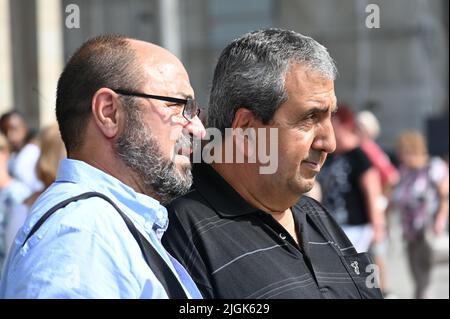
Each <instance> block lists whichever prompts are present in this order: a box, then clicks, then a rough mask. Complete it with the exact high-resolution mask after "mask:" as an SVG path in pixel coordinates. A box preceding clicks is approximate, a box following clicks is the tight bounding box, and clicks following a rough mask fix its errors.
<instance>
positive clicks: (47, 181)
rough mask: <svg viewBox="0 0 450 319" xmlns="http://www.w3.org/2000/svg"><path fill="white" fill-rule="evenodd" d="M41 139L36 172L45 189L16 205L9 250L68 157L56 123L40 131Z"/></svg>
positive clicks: (8, 229) (7, 233) (9, 227)
mask: <svg viewBox="0 0 450 319" xmlns="http://www.w3.org/2000/svg"><path fill="white" fill-rule="evenodd" d="M39 140H40V145H41V154H40V156H39V159H38V161H37V164H36V174H37V176H38V178H39V180H41V181H42V183H43V184H44V189H43V190H40V191H37V192H35V193H33V194H31V196H29V197H28V198H26V199H25V200H24V201H23V202H22V203H21V204H18V205H16V206H15V207H14V209H13V211H12V214H11V221H10V222H9V223H8V225H7V227H6V231H5V238H6V245H7V246H6V247H7V249H8V250H9V248H10V247H11V244H12V241H13V240H14V238H15V236H16V234H17V231H18V230H19V229H20V227H22V225H23V223H24V222H25V219H26V218H27V216H28V212H29V210H30V208H31V206H32V205H33V204H34V202H35V201H36V200H37V199H38V197H39V196H40V195H41V194H42V193H43V192H44V191H45V189H47V188H48V187H49V186H50V185H51V184H52V183H53V182H54V181H55V178H56V173H57V171H58V166H59V162H60V160H61V159H63V158H64V157H66V150H65V147H64V143H63V141H62V139H61V135H60V133H59V128H58V125H57V124H56V123H55V124H52V125H50V126H47V127H45V128H44V129H43V130H42V131H41V133H40V136H39Z"/></svg>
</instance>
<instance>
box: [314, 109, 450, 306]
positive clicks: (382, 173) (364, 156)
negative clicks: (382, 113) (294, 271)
mask: <svg viewBox="0 0 450 319" xmlns="http://www.w3.org/2000/svg"><path fill="white" fill-rule="evenodd" d="M333 126H334V130H335V135H336V144H337V148H336V151H335V153H334V154H332V155H331V156H330V157H329V158H328V160H327V162H326V163H325V166H324V168H323V169H322V171H321V173H320V175H319V178H318V183H317V185H316V187H315V189H314V190H313V192H312V193H311V194H310V195H312V196H314V197H316V199H318V200H320V201H321V202H322V203H323V204H324V205H325V207H327V208H328V209H329V211H330V212H331V213H332V214H333V215H334V217H335V219H336V221H337V222H338V223H339V224H340V225H341V226H342V228H343V230H344V232H345V233H346V234H347V236H348V237H349V239H350V240H351V242H352V243H353V244H354V246H355V248H356V250H357V251H359V252H363V251H369V252H371V253H372V256H373V258H374V260H375V263H376V264H377V266H378V268H377V269H378V274H379V282H380V288H381V289H382V291H383V292H384V296H385V297H395V296H394V295H392V294H390V292H389V288H390V286H389V283H388V282H386V281H387V280H386V272H387V271H386V265H385V258H386V255H387V250H388V248H389V237H390V236H389V230H390V225H389V222H388V221H389V220H390V219H389V218H388V217H389V214H398V215H399V218H400V220H401V225H402V230H403V238H404V244H405V248H406V255H407V258H408V264H409V268H410V271H411V275H412V278H413V280H414V287H415V288H414V289H415V290H414V296H413V297H414V298H419V299H422V298H429V297H430V295H429V287H430V278H431V271H432V266H433V242H434V241H435V240H436V238H440V237H442V236H447V237H448V183H449V179H448V178H449V175H448V163H447V162H446V161H445V160H444V159H443V158H440V157H434V156H430V154H429V152H428V148H427V143H426V139H425V136H424V135H423V134H421V133H419V132H417V131H405V132H403V133H401V134H400V135H399V136H398V137H397V139H396V142H395V149H394V150H393V152H392V153H391V154H390V156H388V154H387V153H386V152H385V151H384V150H383V149H382V148H381V147H380V146H379V145H378V144H377V143H376V139H377V137H378V135H379V134H380V130H381V127H380V123H379V122H378V120H377V118H376V117H375V115H374V114H373V113H372V112H370V111H367V110H364V111H360V112H359V113H357V114H354V113H353V111H352V110H351V108H350V107H348V106H346V105H341V106H340V107H339V108H338V111H337V113H336V116H335V118H334V119H333Z"/></svg>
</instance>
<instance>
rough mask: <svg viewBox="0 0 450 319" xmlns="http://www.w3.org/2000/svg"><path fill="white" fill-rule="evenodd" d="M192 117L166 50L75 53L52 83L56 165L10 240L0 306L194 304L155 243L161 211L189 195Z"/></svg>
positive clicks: (195, 126) (192, 288)
mask: <svg viewBox="0 0 450 319" xmlns="http://www.w3.org/2000/svg"><path fill="white" fill-rule="evenodd" d="M198 114H199V109H198V106H197V104H196V103H195V100H194V92H193V89H192V87H191V85H190V83H189V77H188V74H187V73H186V70H185V68H184V67H183V65H182V64H181V62H180V61H179V60H178V59H177V58H176V57H175V56H174V55H173V54H171V53H170V52H168V51H167V50H165V49H163V48H161V47H159V46H156V45H154V44H151V43H147V42H142V41H138V40H134V39H128V38H124V37H121V36H101V37H97V38H94V39H92V40H90V41H88V42H86V43H85V44H83V45H82V46H81V47H80V48H79V49H78V50H77V51H76V52H75V54H74V55H73V56H72V58H71V59H70V60H69V62H68V63H67V65H66V67H65V68H64V71H63V73H62V74H61V76H60V79H59V81H58V90H57V101H56V116H57V119H58V123H59V127H60V132H61V136H62V139H63V141H64V143H65V145H66V149H67V154H68V158H67V159H64V160H63V161H61V163H60V168H59V172H58V176H57V178H56V182H55V183H54V184H53V185H51V186H50V187H49V188H48V189H47V191H46V192H45V193H44V194H43V195H42V196H41V197H40V198H39V199H38V201H37V202H36V204H35V205H34V207H33V209H32V212H31V214H30V217H29V218H28V220H27V221H26V222H25V225H24V227H23V228H22V229H21V230H20V231H19V233H18V235H17V237H16V240H15V243H14V245H13V247H12V249H11V253H10V255H9V257H8V261H7V264H6V266H5V270H4V273H3V277H2V281H1V284H0V297H2V298H168V297H169V298H200V297H201V295H200V293H199V291H198V289H197V287H196V285H195V284H194V282H193V281H192V280H191V278H190V276H189V275H188V274H187V272H186V271H185V269H184V268H183V267H182V266H181V265H180V264H179V263H178V262H177V261H176V260H175V259H174V258H172V257H171V256H170V255H169V254H168V253H167V252H166V251H165V250H164V248H163V246H162V245H161V242H160V240H161V236H162V234H163V233H164V231H165V230H166V228H167V224H168V216H167V211H166V209H165V208H164V207H163V206H162V205H161V203H164V202H167V201H169V200H170V199H171V198H173V197H176V196H179V195H182V194H184V193H185V192H187V191H188V190H189V188H190V186H191V182H192V176H191V172H190V162H189V151H190V149H191V144H190V140H189V136H190V135H193V136H197V137H201V136H203V135H204V133H205V131H204V127H203V126H202V124H201V122H200V120H199V119H198V117H197V115H198ZM186 154H187V155H186Z"/></svg>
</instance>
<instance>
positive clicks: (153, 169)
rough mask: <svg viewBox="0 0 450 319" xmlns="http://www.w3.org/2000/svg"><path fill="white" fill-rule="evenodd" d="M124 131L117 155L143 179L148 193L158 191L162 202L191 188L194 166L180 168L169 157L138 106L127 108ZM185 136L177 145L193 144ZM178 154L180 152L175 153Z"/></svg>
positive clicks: (117, 144)
mask: <svg viewBox="0 0 450 319" xmlns="http://www.w3.org/2000/svg"><path fill="white" fill-rule="evenodd" d="M126 117H127V118H126V123H125V128H124V132H123V133H122V135H121V136H119V138H118V139H117V141H116V143H115V148H116V152H117V155H118V156H119V157H120V158H121V159H122V161H123V162H124V163H125V164H126V165H127V166H128V167H129V168H131V169H132V170H133V171H134V172H135V173H136V175H137V176H138V178H139V179H140V181H141V183H142V185H143V187H144V189H145V191H146V193H147V194H154V195H155V196H157V197H158V198H157V199H158V200H159V201H160V202H162V203H166V202H169V201H170V200H172V199H173V198H175V197H178V196H181V195H183V194H185V193H186V192H187V191H189V188H190V187H191V184H192V173H191V165H184V166H183V167H181V168H179V169H178V168H177V166H176V164H175V162H174V160H173V159H170V158H167V157H165V156H164V155H163V154H162V152H161V147H160V145H159V142H158V141H157V140H156V138H155V137H154V136H153V135H152V133H151V130H150V128H148V127H147V126H145V124H144V123H143V122H142V121H141V120H140V111H139V110H138V109H137V108H135V107H130V108H128V109H127V114H126ZM189 143H190V141H189V139H188V138H187V137H186V136H184V135H183V136H182V137H181V138H180V139H179V140H178V141H177V143H176V145H175V150H177V149H178V148H179V147H180V146H186V145H189ZM174 154H177V152H174Z"/></svg>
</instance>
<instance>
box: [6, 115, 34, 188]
mask: <svg viewBox="0 0 450 319" xmlns="http://www.w3.org/2000/svg"><path fill="white" fill-rule="evenodd" d="M0 130H1V132H2V133H3V134H4V135H5V136H6V138H7V139H8V141H9V143H10V147H11V156H10V159H9V163H8V169H9V172H10V174H11V176H13V177H15V178H17V179H18V180H20V181H21V182H23V183H24V184H25V185H27V186H28V188H29V189H30V191H31V192H36V191H39V190H42V187H43V185H42V182H41V181H40V180H39V178H38V177H37V175H36V163H37V160H38V158H39V154H40V148H39V145H38V141H37V140H36V138H35V133H34V132H33V131H31V130H29V129H28V125H27V123H26V121H25V119H24V118H23V116H22V114H20V113H19V112H18V111H10V112H7V113H5V114H3V115H2V116H1V117H0Z"/></svg>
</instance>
